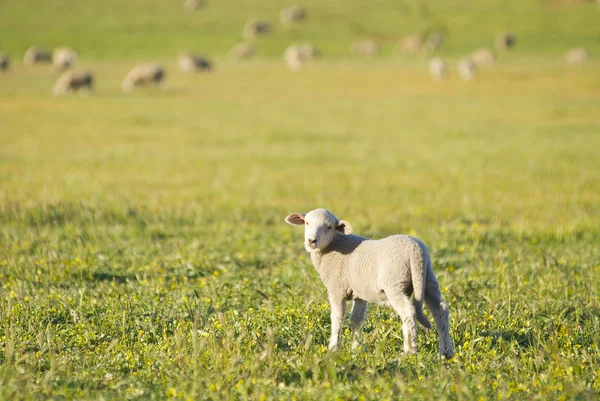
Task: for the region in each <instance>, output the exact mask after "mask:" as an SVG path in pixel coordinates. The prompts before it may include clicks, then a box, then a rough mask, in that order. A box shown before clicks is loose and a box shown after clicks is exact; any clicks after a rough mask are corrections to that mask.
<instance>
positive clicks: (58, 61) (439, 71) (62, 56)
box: [0, 0, 590, 95]
mask: <svg viewBox="0 0 600 401" xmlns="http://www.w3.org/2000/svg"><path fill="white" fill-rule="evenodd" d="M204 3H205V0H186V1H185V3H184V5H183V8H184V10H186V11H188V12H192V11H194V10H196V9H198V8H200V7H202V6H203V5H204ZM306 18H307V12H306V9H305V8H304V7H301V6H298V5H293V6H290V7H287V8H284V9H283V10H281V13H280V21H281V24H282V25H283V26H290V25H293V24H296V23H299V22H302V21H304V20H305V19H306ZM272 31H273V26H272V24H271V23H270V22H268V21H264V20H251V21H249V22H247V23H246V24H245V25H244V27H243V30H242V36H243V37H244V39H245V40H246V41H245V42H242V43H239V44H237V45H235V46H234V47H233V48H232V49H231V51H230V52H229V56H230V57H231V58H233V59H237V60H242V59H250V58H252V57H254V55H255V53H256V50H255V47H254V45H253V44H252V43H253V40H254V39H255V38H256V37H257V36H262V35H268V34H270V33H271V32H272ZM443 41H444V36H443V35H442V34H441V33H439V32H430V33H428V34H413V35H409V36H406V37H405V38H404V39H402V40H401V42H400V44H399V52H401V53H402V54H405V55H417V54H420V55H428V54H431V53H433V52H434V51H435V50H437V49H438V48H439V47H440V46H441V45H442V43H443ZM515 43H516V38H515V36H514V35H512V34H510V33H503V34H501V35H499V36H498V37H497V38H496V42H495V48H496V51H498V52H503V51H505V50H509V49H511V48H512V47H514V45H515ZM350 50H351V51H352V53H353V54H355V55H359V56H376V55H377V54H378V52H379V46H378V44H377V43H376V42H375V41H373V40H360V41H357V42H354V43H353V44H352V46H351V49H350ZM320 54H321V53H320V51H319V49H318V48H317V47H316V46H315V45H313V44H310V43H304V44H292V45H290V46H289V47H288V48H287V49H285V51H284V54H283V60H284V62H285V64H286V65H287V67H288V68H289V69H290V70H292V71H298V70H300V69H301V68H302V67H303V66H304V64H305V63H306V62H308V61H310V60H313V59H316V58H318V57H319V56H320ZM565 59H566V62H567V63H569V64H580V63H584V62H586V61H588V60H589V59H590V53H589V52H588V50H587V49H585V48H583V47H577V48H573V49H571V50H569V51H568V52H567V54H566V56H565ZM77 61H78V57H77V54H76V53H75V51H74V50H73V49H71V48H68V47H60V48H57V49H55V50H54V51H52V52H50V51H47V50H45V49H41V48H39V47H37V46H32V47H30V48H29V49H28V50H27V51H26V53H25V56H24V58H23V64H25V65H33V64H40V63H51V64H52V65H53V67H54V68H55V69H56V70H59V71H64V72H63V74H62V75H61V76H60V77H59V78H58V80H57V81H56V84H55V85H54V89H53V93H54V94H55V95H61V94H66V93H69V92H76V91H78V92H80V93H85V92H89V91H90V90H91V89H92V85H93V82H94V77H93V74H92V73H91V72H89V71H72V70H69V71H67V70H68V69H70V68H71V67H73V66H74V64H76V62H77ZM495 63H496V53H495V52H494V51H493V50H492V49H491V48H486V47H484V48H480V49H477V50H475V51H473V52H472V53H471V54H470V55H469V56H467V57H464V58H462V59H461V60H460V61H459V62H458V64H457V66H456V72H457V75H458V76H459V77H460V78H461V79H463V80H465V81H470V80H472V79H473V78H475V76H476V74H477V70H478V69H479V67H485V66H492V65H494V64H495ZM177 66H178V68H179V69H180V70H181V71H183V72H186V73H191V72H195V71H211V70H212V63H211V61H210V60H209V59H208V58H207V57H206V56H204V55H201V54H196V53H190V52H184V53H182V54H180V55H179V58H178V61H177ZM8 67H9V58H8V56H7V55H5V54H4V53H1V52H0V71H6V70H7V69H8ZM165 73H166V72H165V69H164V67H163V66H162V65H160V64H158V63H149V64H140V65H137V66H135V67H134V68H133V69H132V70H131V71H129V73H128V74H127V75H126V76H125V78H124V80H123V83H122V89H123V91H125V92H131V91H132V90H133V89H134V88H135V87H138V86H146V85H150V84H153V85H159V84H161V83H162V82H163V80H164V77H165ZM429 74H430V76H431V77H432V78H433V79H435V80H441V79H445V78H447V77H448V75H449V67H448V63H447V62H446V61H445V60H444V59H442V58H441V57H433V58H432V59H431V60H430V61H429Z"/></svg>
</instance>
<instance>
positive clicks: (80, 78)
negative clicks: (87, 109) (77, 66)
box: [53, 71, 94, 95]
mask: <svg viewBox="0 0 600 401" xmlns="http://www.w3.org/2000/svg"><path fill="white" fill-rule="evenodd" d="M93 83H94V77H93V76H92V74H91V73H90V72H88V71H67V72H65V73H63V74H62V75H61V76H60V77H59V78H58V80H57V81H56V84H54V90H53V93H54V94H55V95H64V94H66V93H69V92H74V91H79V93H88V92H89V91H91V90H92V84H93Z"/></svg>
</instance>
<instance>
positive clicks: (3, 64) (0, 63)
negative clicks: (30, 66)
mask: <svg viewBox="0 0 600 401" xmlns="http://www.w3.org/2000/svg"><path fill="white" fill-rule="evenodd" d="M9 65H10V59H9V58H8V56H7V55H6V54H4V53H0V71H6V70H8V66H9Z"/></svg>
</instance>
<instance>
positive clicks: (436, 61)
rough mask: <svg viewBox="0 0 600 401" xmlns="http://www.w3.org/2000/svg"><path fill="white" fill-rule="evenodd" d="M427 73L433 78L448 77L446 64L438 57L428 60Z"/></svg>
mask: <svg viewBox="0 0 600 401" xmlns="http://www.w3.org/2000/svg"><path fill="white" fill-rule="evenodd" d="M429 75H430V76H431V78H433V79H437V80H441V79H445V78H446V77H448V64H447V63H446V62H445V61H444V60H442V59H441V58H440V57H434V58H432V59H431V61H430V62H429Z"/></svg>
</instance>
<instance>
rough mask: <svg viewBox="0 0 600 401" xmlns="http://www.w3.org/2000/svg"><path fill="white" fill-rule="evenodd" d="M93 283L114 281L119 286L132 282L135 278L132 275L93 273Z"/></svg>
mask: <svg viewBox="0 0 600 401" xmlns="http://www.w3.org/2000/svg"><path fill="white" fill-rule="evenodd" d="M92 280H93V281H114V282H116V283H118V284H123V283H126V282H128V281H130V280H135V276H134V275H132V274H112V273H106V272H94V273H92Z"/></svg>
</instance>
